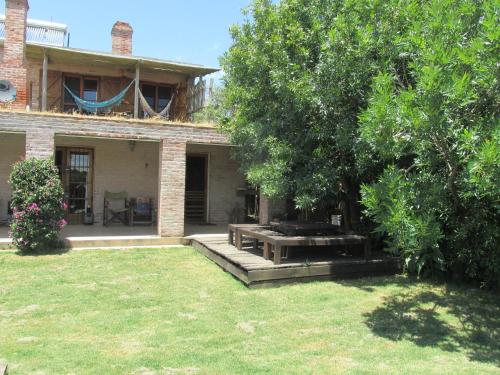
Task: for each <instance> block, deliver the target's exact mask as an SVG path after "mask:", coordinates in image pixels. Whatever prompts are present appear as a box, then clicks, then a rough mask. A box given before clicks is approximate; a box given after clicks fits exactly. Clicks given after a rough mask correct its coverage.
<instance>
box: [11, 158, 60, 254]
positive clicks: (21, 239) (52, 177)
mask: <svg viewBox="0 0 500 375" xmlns="http://www.w3.org/2000/svg"><path fill="white" fill-rule="evenodd" d="M9 183H10V185H11V187H12V201H11V206H12V211H13V217H12V222H11V226H10V229H11V235H12V239H13V241H14V244H15V245H16V247H17V248H18V249H19V250H20V251H21V252H23V253H34V252H39V251H46V250H52V249H54V248H55V247H57V246H58V244H59V231H60V230H61V229H62V228H63V227H64V226H65V225H66V221H65V220H64V213H65V208H66V204H65V202H64V191H63V189H62V186H61V182H60V180H59V175H58V172H57V168H56V167H55V166H54V161H53V160H51V159H48V160H47V159H37V158H30V159H27V160H23V161H20V162H18V163H16V164H15V165H14V167H13V170H12V173H11V175H10V180H9Z"/></svg>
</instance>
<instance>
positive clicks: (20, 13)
mask: <svg viewBox="0 0 500 375" xmlns="http://www.w3.org/2000/svg"><path fill="white" fill-rule="evenodd" d="M28 9H29V4H28V1H27V0H5V39H4V51H3V60H2V61H1V64H0V79H2V80H8V81H9V82H10V83H11V84H12V85H13V86H14V87H15V88H16V94H17V95H16V100H15V101H14V102H12V103H10V105H9V106H10V107H12V108H16V109H25V108H26V105H27V104H28V75H27V70H26V43H25V41H26V25H27V14H28Z"/></svg>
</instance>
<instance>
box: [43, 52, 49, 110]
mask: <svg viewBox="0 0 500 375" xmlns="http://www.w3.org/2000/svg"><path fill="white" fill-rule="evenodd" d="M48 66H49V57H48V56H47V50H46V49H44V50H43V65H42V108H41V110H42V112H46V111H47V74H48V72H47V70H48Z"/></svg>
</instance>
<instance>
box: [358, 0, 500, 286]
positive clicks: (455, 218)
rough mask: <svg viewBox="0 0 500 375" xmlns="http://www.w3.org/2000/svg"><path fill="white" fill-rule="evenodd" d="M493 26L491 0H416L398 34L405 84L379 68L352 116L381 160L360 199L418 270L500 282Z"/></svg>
mask: <svg viewBox="0 0 500 375" xmlns="http://www.w3.org/2000/svg"><path fill="white" fill-rule="evenodd" d="M499 25H500V7H499V3H498V2H494V1H480V2H478V1H469V0H462V1H444V0H443V1H429V2H425V3H424V6H421V7H419V8H418V10H417V11H416V14H415V17H413V18H412V22H411V24H410V28H409V31H410V33H408V34H407V35H405V36H404V39H402V41H403V45H404V49H405V50H406V53H407V55H408V56H409V60H408V65H407V68H406V72H405V74H404V76H408V77H409V80H408V82H409V83H406V82H404V80H402V78H401V77H402V76H401V74H397V73H396V74H395V73H394V72H391V71H390V70H385V71H382V72H380V74H379V75H378V76H377V77H376V78H375V79H374V80H373V93H372V95H371V98H370V104H369V106H368V108H367V109H366V110H365V111H364V112H363V113H362V115H361V116H360V118H361V139H362V141H363V142H364V145H365V146H366V148H365V150H367V151H368V154H369V155H371V156H373V155H376V158H377V159H379V160H381V161H382V162H383V163H384V165H385V166H386V167H385V171H384V172H383V174H382V175H381V177H380V179H379V181H378V182H377V183H376V184H374V185H371V186H365V187H364V189H363V191H364V197H363V203H364V204H365V205H366V206H367V212H368V214H371V215H372V216H373V218H374V219H375V221H376V222H377V223H378V224H379V227H378V229H379V230H380V231H382V232H386V233H389V235H390V242H391V245H392V246H395V247H396V248H398V249H402V251H403V252H404V254H406V257H405V259H406V260H407V264H408V266H409V267H410V268H411V269H415V270H416V271H418V272H421V271H422V270H427V271H429V270H433V269H436V268H438V269H443V270H444V269H445V268H446V269H448V270H450V271H452V272H455V273H457V274H459V275H462V274H464V273H465V275H466V276H467V277H468V278H473V279H478V280H482V281H485V282H489V283H498V282H499V279H500V249H499V242H498V239H499V238H498V237H499V234H500V233H499V232H500V230H499V228H500V226H499V224H500V221H499V208H500V206H499V200H500V188H499V182H500V136H499V134H500V117H499V115H500V83H499V78H500V69H499V65H498V57H499V56H500V26H499ZM360 160H361V159H360ZM408 197H411V199H408ZM403 228H405V229H404V231H403V232H401V230H403ZM398 231H399V232H398Z"/></svg>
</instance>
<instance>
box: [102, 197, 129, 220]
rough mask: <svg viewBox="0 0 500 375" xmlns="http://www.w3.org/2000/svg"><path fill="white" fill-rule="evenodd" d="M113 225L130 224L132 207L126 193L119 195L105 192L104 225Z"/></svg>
mask: <svg viewBox="0 0 500 375" xmlns="http://www.w3.org/2000/svg"><path fill="white" fill-rule="evenodd" d="M111 223H122V224H125V225H129V224H130V205H129V201H128V194H127V192H125V191H121V192H119V193H112V192H109V191H106V192H104V217H103V221H102V225H104V226H107V225H109V224H111Z"/></svg>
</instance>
